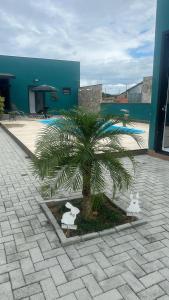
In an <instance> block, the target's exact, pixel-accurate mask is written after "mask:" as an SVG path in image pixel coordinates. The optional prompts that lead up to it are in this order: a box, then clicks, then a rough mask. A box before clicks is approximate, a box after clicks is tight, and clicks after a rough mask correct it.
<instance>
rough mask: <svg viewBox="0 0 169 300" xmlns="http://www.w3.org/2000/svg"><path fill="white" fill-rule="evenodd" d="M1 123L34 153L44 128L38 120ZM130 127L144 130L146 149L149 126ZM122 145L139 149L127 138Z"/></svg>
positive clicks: (124, 137) (122, 140) (144, 146)
mask: <svg viewBox="0 0 169 300" xmlns="http://www.w3.org/2000/svg"><path fill="white" fill-rule="evenodd" d="M2 123H3V124H4V125H5V126H6V127H7V128H8V130H9V131H10V132H11V133H13V134H14V135H15V136H16V137H17V138H18V139H19V140H20V141H21V142H22V143H23V144H24V145H25V146H26V147H27V148H28V149H29V150H30V151H32V152H34V151H35V143H36V139H37V136H38V134H39V132H40V130H41V129H42V128H43V127H44V126H45V125H44V124H42V123H40V122H39V120H31V119H29V120H28V119H26V118H25V119H23V120H20V119H18V120H16V121H9V120H8V121H2ZM132 126H134V127H135V128H138V129H142V130H144V133H143V134H142V135H141V136H142V140H143V145H142V148H146V149H147V148H148V137H149V124H146V123H132ZM121 142H122V145H123V146H124V147H126V148H127V149H129V150H135V149H139V146H138V145H137V143H136V142H135V141H134V140H133V139H132V138H131V137H129V136H128V137H127V136H123V137H122V138H121Z"/></svg>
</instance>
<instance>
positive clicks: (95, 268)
mask: <svg viewBox="0 0 169 300" xmlns="http://www.w3.org/2000/svg"><path fill="white" fill-rule="evenodd" d="M88 268H89V270H90V272H91V273H92V274H93V276H94V277H95V279H96V280H97V281H101V280H104V279H106V278H107V276H106V274H105V273H104V271H103V270H102V269H101V267H100V266H99V264H98V263H96V262H93V263H91V264H88Z"/></svg>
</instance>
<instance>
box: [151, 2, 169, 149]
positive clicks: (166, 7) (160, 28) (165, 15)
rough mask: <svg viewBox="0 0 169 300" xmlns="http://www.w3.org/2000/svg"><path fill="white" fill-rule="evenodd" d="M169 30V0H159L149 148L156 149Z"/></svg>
mask: <svg viewBox="0 0 169 300" xmlns="http://www.w3.org/2000/svg"><path fill="white" fill-rule="evenodd" d="M168 30H169V0H157V17H156V37H155V53H154V68H153V83H152V114H151V123H150V137H149V148H150V149H155V136H156V126H157V110H158V91H159V79H160V61H161V49H162V47H161V46H162V44H161V42H162V33H163V32H165V31H168Z"/></svg>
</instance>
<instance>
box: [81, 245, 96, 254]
mask: <svg viewBox="0 0 169 300" xmlns="http://www.w3.org/2000/svg"><path fill="white" fill-rule="evenodd" d="M98 251H99V248H98V247H97V246H96V245H92V246H88V247H85V248H82V249H79V250H78V252H79V254H80V255H81V256H84V255H87V254H92V253H95V252H98Z"/></svg>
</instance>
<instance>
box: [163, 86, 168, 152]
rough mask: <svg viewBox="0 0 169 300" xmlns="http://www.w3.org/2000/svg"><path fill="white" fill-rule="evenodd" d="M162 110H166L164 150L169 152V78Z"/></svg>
mask: <svg viewBox="0 0 169 300" xmlns="http://www.w3.org/2000/svg"><path fill="white" fill-rule="evenodd" d="M162 110H163V111H164V112H165V118H164V130H163V142H162V151H165V152H169V80H168V87H167V99H166V104H165V106H163V108H162Z"/></svg>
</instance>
